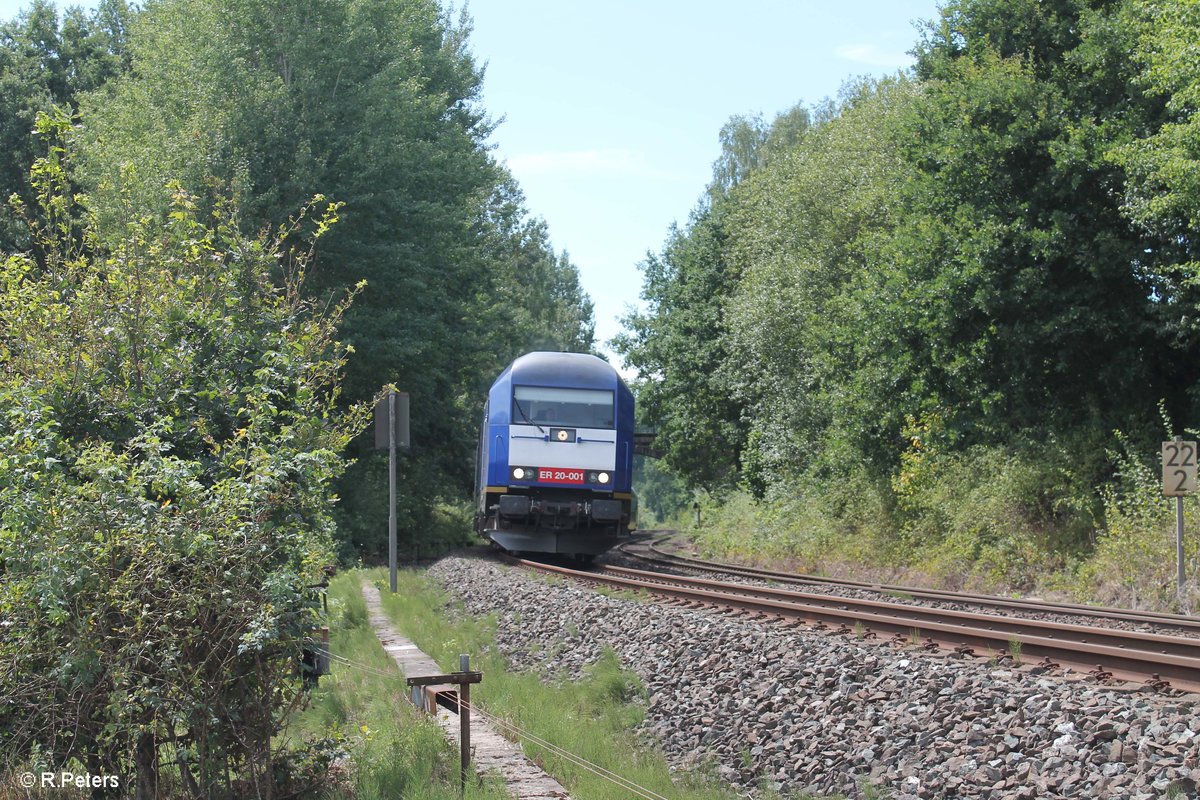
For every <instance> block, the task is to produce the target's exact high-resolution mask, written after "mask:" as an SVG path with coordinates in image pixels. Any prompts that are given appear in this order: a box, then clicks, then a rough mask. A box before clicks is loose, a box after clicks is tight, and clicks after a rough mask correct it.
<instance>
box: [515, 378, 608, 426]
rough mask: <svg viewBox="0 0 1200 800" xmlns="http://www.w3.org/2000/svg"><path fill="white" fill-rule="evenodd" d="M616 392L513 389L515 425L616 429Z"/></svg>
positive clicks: (600, 390)
mask: <svg viewBox="0 0 1200 800" xmlns="http://www.w3.org/2000/svg"><path fill="white" fill-rule="evenodd" d="M613 419H614V415H613V393H612V392H611V391H608V390H605V389H551V388H547V387H542V386H514V387H513V413H512V421H513V424H514V425H522V424H525V425H529V424H533V425H554V426H556V427H557V426H562V427H566V428H613V427H614V425H613Z"/></svg>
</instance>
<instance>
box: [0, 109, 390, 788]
mask: <svg viewBox="0 0 1200 800" xmlns="http://www.w3.org/2000/svg"><path fill="white" fill-rule="evenodd" d="M49 124H50V123H49V122H48V125H49ZM65 125H66V123H65V121H63V120H59V122H58V123H57V131H58V133H59V135H60V136H61V134H62V131H63V128H64V127H65ZM51 127H54V126H53V125H51ZM62 171H63V166H62V164H61V162H60V161H56V160H53V159H46V160H44V161H43V162H42V163H41V164H40V169H39V170H38V172H37V175H38V176H39V180H40V181H41V183H40V184H39V185H38V186H37V187H36V188H38V190H39V191H41V192H42V193H43V195H44V196H45V197H46V198H47V202H46V203H45V204H44V205H43V211H42V217H40V219H42V220H43V222H42V224H41V225H40V226H39V227H38V228H37V229H36V232H37V234H38V235H39V237H40V244H41V248H42V252H44V253H45V256H46V257H45V259H44V263H43V264H41V265H39V264H36V263H34V262H33V261H32V260H30V259H28V258H24V257H15V256H14V257H12V258H9V259H8V260H7V261H6V263H5V265H4V273H3V281H2V282H0V287H2V291H0V317H2V318H3V319H4V322H5V324H4V326H2V327H0V341H2V342H3V347H4V350H5V352H6V353H7V354H8V357H7V358H6V359H5V362H4V364H3V371H2V372H0V401H2V402H3V407H4V408H5V409H6V413H5V414H4V416H3V418H2V419H0V452H3V453H4V454H5V455H4V456H3V457H2V459H3V461H2V463H0V503H2V504H3V511H2V512H0V554H2V561H0V619H3V620H4V622H5V625H6V628H7V633H6V635H5V636H4V637H0V665H3V666H4V668H3V669H0V698H2V699H0V730H2V731H3V733H2V734H0V743H2V744H3V748H2V750H3V753H4V754H5V758H8V759H20V758H22V757H23V756H25V755H27V754H30V753H32V752H34V751H36V752H39V753H42V754H44V755H45V756H46V757H48V758H49V759H50V760H51V761H52V763H55V764H63V763H66V762H67V760H68V759H70V758H79V759H81V760H83V761H84V762H85V763H89V764H91V765H94V766H97V765H98V766H103V767H104V770H105V771H107V772H108V773H109V774H120V775H128V776H131V779H132V776H134V775H136V776H137V777H138V779H139V780H142V781H148V782H149V783H150V784H152V783H153V782H154V780H155V775H156V773H157V769H158V756H157V755H155V753H156V751H157V750H159V749H161V748H165V747H168V746H172V747H175V748H177V750H176V752H175V753H174V754H173V755H172V758H173V759H174V760H176V761H177V762H178V763H179V764H180V765H181V769H183V770H184V771H185V772H186V773H187V776H188V779H189V780H193V781H199V782H200V785H202V786H209V785H211V781H214V780H216V779H217V778H218V777H220V778H221V780H222V781H223V780H224V778H223V777H222V776H223V774H224V772H225V770H226V769H230V770H233V771H234V772H239V773H241V775H242V777H243V778H244V779H246V780H250V781H261V780H264V779H268V778H269V775H270V772H269V770H270V761H271V748H270V747H269V746H266V747H264V746H263V743H264V742H269V741H270V737H271V736H272V735H273V734H274V733H275V732H276V731H277V730H278V728H279V726H280V724H281V723H282V722H283V720H284V717H285V705H286V702H288V698H292V697H295V696H297V693H298V692H299V684H298V676H297V672H296V663H297V659H298V656H299V651H300V648H301V647H302V646H303V643H304V641H305V639H306V637H307V636H309V634H310V628H311V627H312V625H313V623H314V621H315V616H314V615H315V606H314V603H313V599H312V598H311V597H310V595H309V587H311V586H313V585H314V584H317V583H319V582H321V581H322V579H323V578H324V576H325V574H326V572H325V571H326V569H327V568H328V567H329V566H330V565H331V564H332V561H333V537H332V533H333V523H332V519H331V507H332V504H333V494H332V489H331V485H332V482H333V480H334V479H335V478H336V477H337V476H338V475H339V474H340V473H341V471H342V470H343V469H344V466H345V462H344V460H343V457H342V455H341V453H342V451H343V450H344V448H345V446H346V444H347V443H348V442H349V441H350V439H351V438H352V437H353V436H354V435H355V434H357V433H358V432H359V431H361V430H362V429H363V428H364V427H365V424H366V414H367V411H366V409H365V408H364V407H362V406H355V407H352V408H351V409H350V410H349V411H342V410H340V409H339V408H338V404H337V397H338V394H337V388H338V381H339V380H340V376H341V372H342V369H343V368H344V365H345V358H346V348H345V346H344V345H342V344H340V343H339V342H338V340H337V338H336V337H337V329H338V325H339V324H340V322H341V320H342V318H343V316H344V314H345V312H346V310H347V309H348V308H349V303H350V300H351V297H352V295H347V296H345V297H344V298H343V299H341V300H340V301H339V302H337V303H335V304H333V305H332V306H329V307H324V306H323V305H318V304H317V303H315V302H314V301H312V300H309V299H306V298H305V297H304V293H303V291H302V286H301V281H302V279H303V275H304V274H305V270H306V268H307V266H308V264H309V263H310V262H311V259H312V246H311V245H310V246H308V247H307V249H301V241H300V240H299V239H298V238H297V236H296V232H297V230H298V227H297V226H298V225H299V220H301V219H308V218H313V217H315V218H316V229H317V230H324V229H327V228H328V227H329V226H330V225H331V224H332V218H333V215H334V214H335V213H336V207H330V206H328V204H327V203H325V202H324V201H323V200H321V199H319V198H318V199H317V200H314V201H313V204H312V205H311V206H310V207H307V208H305V209H304V210H303V211H302V212H301V214H300V215H298V216H297V217H296V220H294V221H293V222H292V223H291V224H289V225H288V226H285V227H284V228H282V229H280V230H279V231H278V232H277V234H276V235H275V236H274V237H267V236H265V235H264V236H262V237H259V238H257V239H247V238H245V237H243V236H241V234H239V233H238V228H237V226H236V224H235V222H234V220H235V219H236V209H235V208H234V207H233V205H232V204H229V203H221V204H218V207H217V209H216V214H215V216H213V217H212V218H211V220H210V222H209V224H205V222H202V221H201V218H200V217H199V215H198V212H197V208H196V204H195V202H194V200H193V199H192V198H191V197H190V196H189V195H187V194H186V193H185V192H183V191H181V190H178V189H176V190H175V193H174V200H173V205H172V210H171V213H170V214H169V215H166V216H165V217H164V219H163V221H161V222H158V221H155V220H153V219H151V218H147V217H138V216H136V215H132V214H131V215H130V216H129V217H128V219H129V222H128V223H127V224H126V225H125V226H123V230H122V231H121V235H120V236H115V235H112V236H106V237H100V236H98V235H97V231H96V228H95V226H96V225H97V224H98V221H97V217H96V216H95V215H89V216H87V217H85V219H84V220H83V235H82V237H81V238H76V237H74V236H73V235H72V234H71V231H70V230H68V229H66V228H64V227H62V226H60V225H54V224H51V225H47V224H45V220H46V219H51V220H53V219H56V218H57V217H56V216H55V215H56V214H58V212H57V211H56V210H55V208H56V205H55V202H56V201H57V200H58V199H59V197H60V194H59V193H60V192H61V187H62V186H63V185H64V183H63V180H62V179H63V173H62ZM80 202H82V203H83V205H84V206H85V207H86V199H84V198H81V199H80ZM102 238H104V239H105V240H107V241H109V242H110V243H111V244H110V246H109V247H107V248H101V247H99V246H98V242H99V241H101V239H102ZM79 242H83V243H84V245H83V246H82V247H81V246H80V245H79V244H78V243H79ZM280 274H282V276H283V279H282V282H281V283H280V284H276V283H275V282H274V280H273V278H274V276H276V275H280ZM214 719H220V720H224V722H223V723H222V724H221V725H218V726H214V725H213V724H212V720H214ZM147 743H148V744H147Z"/></svg>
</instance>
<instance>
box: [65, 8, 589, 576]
mask: <svg viewBox="0 0 1200 800" xmlns="http://www.w3.org/2000/svg"><path fill="white" fill-rule="evenodd" d="M468 34H469V24H468V22H467V20H466V18H465V17H464V18H462V19H461V20H458V21H453V20H451V19H449V18H448V17H447V16H446V15H445V14H444V13H443V12H442V11H441V10H440V9H439V6H438V4H437V2H436V1H435V0H401V1H400V2H379V1H378V0H322V2H316V3H304V4H299V5H297V4H295V3H287V2H279V1H278V0H275V1H274V2H269V3H262V2H259V1H258V0H168V1H167V2H161V3H154V4H151V5H149V6H148V7H147V8H146V9H145V10H144V11H142V12H141V13H140V14H139V15H138V17H137V19H136V20H135V23H134V25H133V28H132V32H131V35H130V39H129V52H130V54H131V59H132V64H133V69H132V71H131V72H130V73H129V74H128V75H126V76H124V77H122V78H121V79H120V80H117V81H113V82H110V83H109V84H107V85H106V86H105V87H104V89H103V90H102V91H99V92H95V93H93V94H91V95H89V96H88V97H87V98H85V100H84V102H83V103H82V107H83V110H84V125H83V128H82V130H81V131H80V133H79V138H80V142H81V145H82V149H83V156H82V158H81V161H80V164H79V168H78V170H77V175H78V176H79V180H80V181H81V182H82V183H83V185H85V186H87V187H88V188H89V189H90V190H91V191H92V192H93V194H94V195H95V196H96V203H97V210H98V213H100V214H101V216H102V218H104V219H111V220H114V221H115V220H119V219H120V218H121V216H122V214H123V213H124V211H123V205H122V204H123V203H130V204H132V206H133V207H134V208H136V209H137V210H138V213H139V214H148V215H151V216H158V215H161V214H163V209H164V208H166V204H167V203H168V202H169V195H170V192H169V191H168V190H167V189H166V188H165V187H166V183H167V180H168V179H177V180H179V181H181V182H182V184H183V185H184V186H185V187H186V188H187V189H188V190H189V191H190V192H191V193H192V194H194V195H196V196H197V197H199V198H201V200H200V201H198V202H200V203H201V205H202V206H203V207H207V206H209V205H211V200H210V199H209V194H210V193H211V189H210V188H209V187H210V186H213V185H215V186H218V187H222V186H229V185H232V186H234V187H236V189H237V191H238V193H239V195H240V197H241V200H242V207H243V209H244V215H245V219H244V220H243V225H244V226H245V227H247V228H249V229H256V228H258V227H260V226H262V225H267V224H275V223H276V222H277V221H278V220H280V219H281V218H282V217H283V216H284V215H285V214H286V213H287V211H288V209H291V208H294V207H295V206H296V205H297V204H299V203H300V202H303V201H304V199H306V198H308V197H310V196H312V195H313V194H315V193H322V194H324V195H327V196H329V197H332V198H336V199H337V200H338V201H339V202H340V203H342V204H343V206H342V208H341V211H340V212H339V213H340V217H341V222H340V223H339V225H338V226H337V228H335V229H334V230H332V231H331V232H330V234H329V235H328V236H327V237H325V238H324V239H323V240H322V244H321V253H322V262H321V268H320V269H319V270H317V271H315V272H314V273H313V274H312V275H311V276H310V280H309V282H308V292H309V293H310V296H312V297H324V296H326V295H327V294H329V293H334V294H337V293H339V292H341V291H344V290H345V289H346V288H348V287H351V286H354V285H356V284H357V283H358V282H359V281H360V280H363V279H365V280H366V281H367V282H368V285H367V287H366V288H365V289H364V290H363V291H362V293H361V294H360V296H359V297H358V299H357V300H356V302H355V304H354V307H353V308H351V309H350V310H349V311H348V312H347V314H346V319H345V324H344V326H343V334H342V335H343V337H344V339H345V341H346V342H347V343H348V344H350V345H351V346H352V347H353V348H354V353H353V354H352V355H351V357H350V358H349V360H348V362H347V368H346V380H345V382H344V387H343V388H344V396H345V398H346V399H347V400H349V401H355V402H357V401H365V400H369V399H370V398H371V397H373V396H374V395H375V393H376V392H377V391H378V390H379V388H380V386H381V385H384V384H386V383H389V382H390V383H394V384H395V385H396V386H398V387H399V388H401V389H403V390H405V391H407V392H409V394H410V396H411V398H412V437H413V443H414V446H413V449H412V451H411V452H410V453H408V454H406V455H404V456H403V459H402V464H401V467H400V483H399V492H400V498H399V501H398V504H399V509H398V521H399V527H400V530H401V531H402V533H401V537H402V544H403V546H406V547H408V548H409V549H415V548H417V547H420V548H422V549H424V548H425V546H426V544H427V543H426V542H424V541H421V539H422V536H423V533H422V532H424V531H427V530H429V529H430V528H431V525H432V522H433V521H432V519H431V512H430V509H431V508H432V507H433V506H434V504H435V501H437V500H443V499H444V500H447V501H449V502H455V501H458V500H459V499H461V498H462V497H463V496H465V495H466V494H467V492H469V490H470V486H471V462H472V458H473V455H474V449H475V447H474V441H475V432H476V431H477V430H478V418H477V417H478V412H479V411H480V409H481V407H482V398H483V396H484V394H485V392H486V388H487V386H488V385H489V384H490V381H491V380H492V379H493V378H494V376H495V375H496V374H498V373H499V371H500V370H501V369H502V368H503V366H504V365H505V364H506V363H508V361H510V360H511V359H512V358H513V357H514V356H516V355H518V354H520V353H522V352H525V351H528V350H530V349H534V348H539V347H540V348H546V349H555V350H557V349H572V350H587V349H589V348H590V347H591V340H592V335H593V334H592V331H593V323H592V309H591V304H590V301H589V300H588V299H587V297H586V295H585V294H584V293H583V291H582V290H581V288H580V286H579V282H578V275H577V272H576V270H575V267H574V266H573V265H572V264H571V263H570V261H569V259H568V258H567V256H566V254H557V253H555V252H554V251H553V249H552V248H551V246H550V243H549V237H548V235H547V233H546V229H545V226H544V224H542V223H541V222H539V221H535V220H531V219H529V217H528V212H527V211H526V209H525V207H524V198H523V197H522V196H521V194H520V191H519V189H518V188H517V187H516V185H515V183H514V182H513V181H512V179H511V176H509V175H508V174H507V173H506V172H505V170H504V169H503V168H501V167H500V166H499V165H497V164H496V163H495V162H494V160H493V159H492V157H491V155H490V153H489V152H488V145H487V144H486V139H487V137H488V135H489V133H490V132H491V130H492V127H493V126H492V124H491V123H490V122H489V121H488V120H487V118H486V116H485V114H484V112H483V111H482V109H481V108H480V107H479V104H478V99H479V91H480V82H481V73H480V70H479V69H478V68H477V67H476V65H475V63H474V61H473V59H472V57H471V55H470V53H469V51H468V49H467V42H468V39H467V37H468ZM118 187H123V188H121V189H120V191H118ZM371 444H372V443H371V441H370V440H369V439H368V438H366V437H363V438H360V439H358V440H356V441H354V442H353V443H352V444H351V449H350V455H351V457H352V458H354V459H355V460H356V463H355V464H354V465H353V466H352V467H351V468H350V469H349V470H348V472H347V474H346V475H345V477H344V478H343V479H342V480H341V481H340V483H339V491H340V493H341V495H342V497H343V499H344V504H343V510H342V512H341V513H340V514H339V518H338V524H339V530H340V535H341V536H342V537H343V538H344V539H345V540H346V541H347V542H348V547H347V549H348V550H352V551H356V552H357V553H358V554H359V555H361V556H363V557H367V558H371V557H377V556H378V555H379V554H381V553H382V552H386V531H387V524H386V516H387V513H388V509H387V503H386V500H381V496H380V492H381V491H386V490H385V489H381V488H380V487H381V486H382V487H386V479H383V480H382V481H381V476H382V475H384V474H385V471H386V455H385V454H380V453H377V452H375V451H374V450H373V449H372V447H371ZM406 539H407V540H408V541H405V540H406Z"/></svg>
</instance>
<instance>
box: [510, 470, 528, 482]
mask: <svg viewBox="0 0 1200 800" xmlns="http://www.w3.org/2000/svg"><path fill="white" fill-rule="evenodd" d="M512 476H513V477H514V478H516V479H517V480H519V481H523V480H525V468H524V467H513V472H512Z"/></svg>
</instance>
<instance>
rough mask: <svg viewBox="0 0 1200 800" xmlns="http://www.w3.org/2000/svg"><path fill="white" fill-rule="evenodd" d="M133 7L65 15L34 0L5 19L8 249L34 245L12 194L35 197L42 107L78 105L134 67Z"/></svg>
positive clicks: (1, 141) (2, 224) (112, 5)
mask: <svg viewBox="0 0 1200 800" xmlns="http://www.w3.org/2000/svg"><path fill="white" fill-rule="evenodd" d="M132 15H133V12H132V11H131V10H130V8H129V6H128V4H127V3H126V2H125V0H101V2H99V3H98V4H96V7H95V9H94V10H93V11H91V12H90V13H85V12H84V10H83V9H82V8H80V7H78V6H74V7H71V8H68V9H67V10H66V11H65V12H64V13H63V15H62V17H61V19H60V17H59V13H58V10H57V9H56V8H55V6H54V4H53V3H51V2H49V0H33V3H31V4H30V6H29V8H27V9H26V10H25V11H23V12H21V14H20V15H19V16H18V17H17V18H16V19H14V20H10V21H8V22H3V23H0V253H11V252H15V251H17V250H25V249H28V248H29V247H31V246H32V245H33V242H32V240H31V239H30V238H29V236H28V231H27V230H26V228H25V226H24V225H22V224H21V222H20V220H19V219H18V218H17V217H16V216H15V215H13V214H12V212H11V210H10V208H9V206H8V198H9V197H10V196H11V195H13V194H16V195H17V196H18V197H20V198H21V200H22V201H23V202H24V203H26V204H29V203H33V202H34V198H33V195H32V194H30V191H29V180H28V178H29V169H30V167H31V166H32V165H33V162H34V160H35V158H36V157H37V156H38V154H39V151H38V148H37V144H36V141H35V137H34V136H33V134H32V131H33V129H34V122H35V120H36V118H37V115H38V113H39V112H49V111H50V109H51V108H52V107H54V106H59V107H61V108H64V109H71V110H73V109H77V108H78V102H79V96H80V95H81V94H82V93H84V92H88V91H91V90H93V89H95V88H97V87H99V86H102V85H103V84H104V83H105V82H106V81H108V80H109V79H111V78H112V77H114V76H116V75H118V74H120V73H121V72H122V71H124V70H125V69H126V68H127V67H128V61H127V59H126V57H125V52H124V51H125V37H126V30H127V27H128V25H129V20H130V18H131V17H132Z"/></svg>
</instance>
